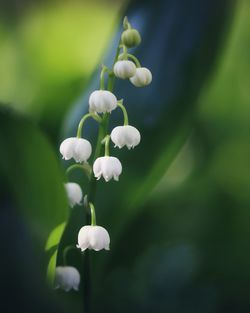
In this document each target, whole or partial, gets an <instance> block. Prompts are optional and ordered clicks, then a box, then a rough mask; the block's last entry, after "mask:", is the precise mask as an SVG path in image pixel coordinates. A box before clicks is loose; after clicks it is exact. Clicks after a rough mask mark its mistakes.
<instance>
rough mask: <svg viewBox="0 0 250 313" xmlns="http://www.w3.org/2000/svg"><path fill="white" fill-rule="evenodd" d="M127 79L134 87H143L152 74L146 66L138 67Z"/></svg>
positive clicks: (147, 83)
mask: <svg viewBox="0 0 250 313" xmlns="http://www.w3.org/2000/svg"><path fill="white" fill-rule="evenodd" d="M129 80H130V82H131V83H132V84H133V85H134V86H136V87H144V86H147V85H149V84H150V83H151V81H152V74H151V72H150V70H149V69H147V68H146V67H138V68H137V69H136V72H135V75H134V76H133V77H131V78H130V79H129Z"/></svg>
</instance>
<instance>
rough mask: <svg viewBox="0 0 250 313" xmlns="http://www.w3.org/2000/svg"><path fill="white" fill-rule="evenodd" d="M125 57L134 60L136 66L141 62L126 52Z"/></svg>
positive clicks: (139, 65)
mask: <svg viewBox="0 0 250 313" xmlns="http://www.w3.org/2000/svg"><path fill="white" fill-rule="evenodd" d="M127 57H128V58H129V59H131V60H133V61H134V62H135V65H136V67H141V63H140V62H139V60H138V59H137V57H135V56H134V55H133V54H130V53H128V54H127Z"/></svg>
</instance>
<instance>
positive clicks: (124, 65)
mask: <svg viewBox="0 0 250 313" xmlns="http://www.w3.org/2000/svg"><path fill="white" fill-rule="evenodd" d="M135 73H136V66H135V64H134V62H132V61H128V60H122V61H117V62H116V63H115V65H114V74H115V76H116V77H118V78H121V79H127V78H130V77H133V76H134V75H135Z"/></svg>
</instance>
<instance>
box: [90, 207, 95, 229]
mask: <svg viewBox="0 0 250 313" xmlns="http://www.w3.org/2000/svg"><path fill="white" fill-rule="evenodd" d="M89 207H90V212H91V226H96V215H95V207H94V204H93V203H92V202H89Z"/></svg>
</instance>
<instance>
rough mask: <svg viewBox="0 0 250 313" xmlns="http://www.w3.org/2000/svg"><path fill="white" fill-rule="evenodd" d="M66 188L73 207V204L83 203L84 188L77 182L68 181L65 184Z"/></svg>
mask: <svg viewBox="0 0 250 313" xmlns="http://www.w3.org/2000/svg"><path fill="white" fill-rule="evenodd" d="M65 189H66V193H67V196H68V201H69V205H70V206H71V208H73V206H75V205H76V204H77V205H79V204H81V201H82V189H81V187H80V186H79V185H78V184H77V183H67V184H65Z"/></svg>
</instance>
